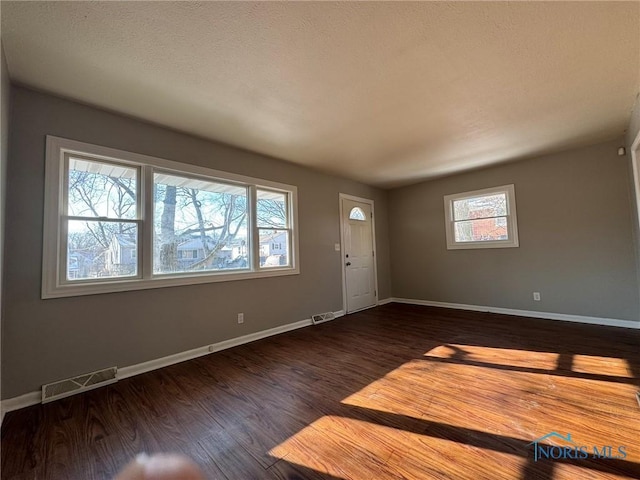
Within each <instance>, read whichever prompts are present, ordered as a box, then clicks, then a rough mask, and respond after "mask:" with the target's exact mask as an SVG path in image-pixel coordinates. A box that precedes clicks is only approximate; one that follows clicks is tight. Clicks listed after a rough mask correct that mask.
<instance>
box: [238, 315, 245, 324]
mask: <svg viewBox="0 0 640 480" xmlns="http://www.w3.org/2000/svg"><path fill="white" fill-rule="evenodd" d="M238 323H244V313H239V314H238Z"/></svg>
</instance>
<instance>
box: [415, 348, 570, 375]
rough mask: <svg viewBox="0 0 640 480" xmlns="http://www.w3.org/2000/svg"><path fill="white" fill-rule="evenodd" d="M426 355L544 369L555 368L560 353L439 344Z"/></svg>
mask: <svg viewBox="0 0 640 480" xmlns="http://www.w3.org/2000/svg"><path fill="white" fill-rule="evenodd" d="M424 355H425V357H434V358H445V359H451V360H457V361H467V362H482V363H490V364H493V365H504V366H510V367H523V368H538V369H543V370H555V369H556V366H557V363H558V354H557V353H555V352H535V351H530V350H515V349H511V348H496V347H482V346H476V345H458V344H446V345H439V346H437V347H436V348H433V349H431V350H430V351H428V352H427V353H425V354H424Z"/></svg>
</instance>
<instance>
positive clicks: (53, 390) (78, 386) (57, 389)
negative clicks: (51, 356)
mask: <svg viewBox="0 0 640 480" xmlns="http://www.w3.org/2000/svg"><path fill="white" fill-rule="evenodd" d="M116 373H118V367H109V368H105V369H104V370H98V371H97V372H92V373H85V374H84V375H78V376H77V377H74V378H67V379H66V380H60V381H58V382H54V383H48V384H46V385H43V386H42V403H47V402H51V401H53V400H58V399H59V398H65V397H69V396H71V395H75V394H76V393H80V392H86V391H87V390H93V389H94V388H98V387H102V386H104V385H109V384H111V383H115V382H117V381H118V379H117V378H116Z"/></svg>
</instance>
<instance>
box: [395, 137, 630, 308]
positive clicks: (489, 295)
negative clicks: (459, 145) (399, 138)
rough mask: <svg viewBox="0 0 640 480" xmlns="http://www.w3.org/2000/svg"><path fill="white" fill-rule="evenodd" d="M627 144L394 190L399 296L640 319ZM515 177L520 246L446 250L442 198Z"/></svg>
mask: <svg viewBox="0 0 640 480" xmlns="http://www.w3.org/2000/svg"><path fill="white" fill-rule="evenodd" d="M623 143H624V140H623V139H619V140H617V141H614V142H609V143H606V144H601V145H596V146H592V147H588V148H583V149H579V150H573V151H568V152H564V153H560V154H556V155H547V156H543V157H540V158H535V159H531V160H526V161H522V162H517V163H510V164H505V165H501V166H497V167H492V168H487V169H484V170H478V171H474V172H468V173H464V174H460V175H455V176H451V177H446V178H442V179H437V180H433V181H429V182H425V183H421V184H418V185H413V186H409V187H404V188H400V189H396V190H393V191H391V192H390V195H389V222H390V223H389V226H390V229H391V232H392V233H391V265H392V268H391V280H392V285H393V296H394V297H403V298H411V299H421V300H430V301H440V302H450V303H461V304H471V305H482V306H491V307H502V308H513V309H522V310H536V311H544V312H552V313H564V314H574V315H585V316H595V317H606V318H617V319H623V320H635V321H637V320H638V318H639V298H638V296H639V289H638V279H637V276H636V269H635V259H634V246H633V240H632V208H631V192H630V182H629V171H628V168H627V166H628V160H627V158H626V157H618V156H617V148H618V147H619V146H620V145H622V144H623ZM511 183H513V184H515V191H516V204H517V215H518V230H519V239H520V247H518V248H503V249H480V250H447V249H446V242H445V231H444V207H443V196H444V195H447V194H451V193H458V192H465V191H471V190H477V189H481V188H487V187H492V186H497V185H505V184H511ZM533 291H538V292H541V294H542V301H540V302H534V301H533V298H532V292H533Z"/></svg>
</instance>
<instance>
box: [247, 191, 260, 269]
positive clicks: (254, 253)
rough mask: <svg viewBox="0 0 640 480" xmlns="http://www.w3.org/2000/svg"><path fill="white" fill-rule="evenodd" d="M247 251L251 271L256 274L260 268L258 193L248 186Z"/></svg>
mask: <svg viewBox="0 0 640 480" xmlns="http://www.w3.org/2000/svg"><path fill="white" fill-rule="evenodd" d="M248 208H249V220H250V221H249V229H248V230H249V232H251V234H250V235H249V238H248V240H249V251H250V252H251V271H253V272H257V271H258V269H259V266H260V231H259V229H258V193H257V188H256V186H255V185H250V186H249V205H248Z"/></svg>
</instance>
